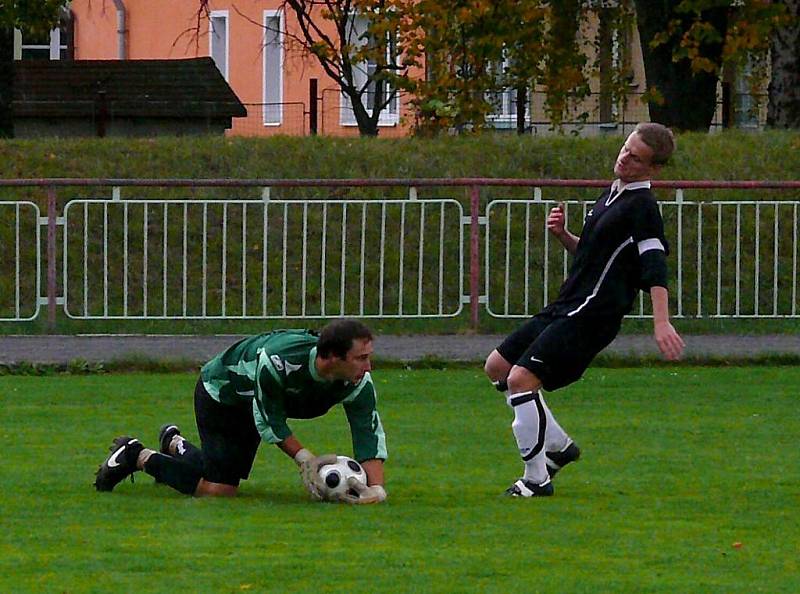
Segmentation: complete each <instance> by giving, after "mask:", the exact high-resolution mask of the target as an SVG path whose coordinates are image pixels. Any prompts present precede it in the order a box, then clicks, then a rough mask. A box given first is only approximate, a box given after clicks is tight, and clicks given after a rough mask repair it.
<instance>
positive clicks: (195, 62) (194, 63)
mask: <svg viewBox="0 0 800 594" xmlns="http://www.w3.org/2000/svg"><path fill="white" fill-rule="evenodd" d="M98 104H102V105H104V106H105V107H104V108H105V109H108V111H109V114H111V115H113V116H117V117H119V116H138V117H186V118H196V117H203V118H220V117H228V118H230V117H244V116H246V115H247V110H246V109H245V107H244V105H242V102H241V101H239V98H238V97H237V96H236V93H234V92H233V89H231V87H230V86H229V85H228V83H227V82H226V81H225V79H224V78H223V77H222V74H220V72H219V70H218V69H217V66H216V64H214V61H213V60H212V59H211V58H189V59H182V60H21V61H18V62H16V63H15V67H14V115H15V117H25V116H28V117H47V116H51V117H64V116H84V115H92V114H95V113H96V111H97V107H98Z"/></svg>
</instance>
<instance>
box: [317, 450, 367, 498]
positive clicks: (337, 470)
mask: <svg viewBox="0 0 800 594" xmlns="http://www.w3.org/2000/svg"><path fill="white" fill-rule="evenodd" d="M319 476H320V478H322V480H323V482H324V483H325V485H326V486H327V487H328V496H329V497H330V496H338V495H345V494H347V493H348V492H349V494H350V495H353V496H355V497H358V492H357V491H355V490H354V489H353V488H352V487H350V486H348V485H347V481H348V479H349V478H350V477H355V478H356V479H357V480H358V481H360V482H362V483H364V484H365V485H366V484H367V473H366V472H364V468H363V467H362V466H361V464H359V463H358V462H356V461H355V460H353V459H352V458H348V457H347V456H336V462H335V463H334V464H325V465H324V466H322V467H321V468H320V469H319Z"/></svg>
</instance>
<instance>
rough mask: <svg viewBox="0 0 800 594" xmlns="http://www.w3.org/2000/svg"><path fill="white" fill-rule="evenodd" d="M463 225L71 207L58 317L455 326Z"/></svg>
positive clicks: (439, 212) (436, 219)
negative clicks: (397, 320) (432, 320)
mask: <svg viewBox="0 0 800 594" xmlns="http://www.w3.org/2000/svg"><path fill="white" fill-rule="evenodd" d="M462 218H463V217H462V207H461V204H459V203H458V202H457V201H455V200H435V201H434V200H413V201H403V200H375V201H366V200H341V201H332V200H314V201H302V200H270V201H268V202H258V201H252V200H251V201H236V200H228V201H220V200H215V201H211V200H191V201H185V200H184V201H180V200H168V201H161V200H130V199H128V200H124V201H121V200H116V201H111V202H109V201H101V200H73V201H71V202H69V203H68V204H67V206H66V209H65V226H66V229H65V233H64V311H65V312H66V314H67V315H68V316H69V317H71V318H77V319H220V318H240V319H247V318H250V319H266V318H321V317H337V316H357V317H364V318H368V317H381V318H392V317H410V316H413V317H448V316H456V315H458V314H459V313H460V312H461V307H462V305H461V295H462V292H463V286H462V283H461V279H463V276H464V274H463V270H462V266H463V254H462V250H463V226H462ZM113 271H116V274H114V273H113ZM445 272H447V275H446V274H445ZM451 273H454V276H455V277H456V278H457V279H459V282H457V283H451V282H450V279H451ZM112 278H117V279H121V283H119V282H117V283H115V282H113V281H112ZM446 280H447V282H446Z"/></svg>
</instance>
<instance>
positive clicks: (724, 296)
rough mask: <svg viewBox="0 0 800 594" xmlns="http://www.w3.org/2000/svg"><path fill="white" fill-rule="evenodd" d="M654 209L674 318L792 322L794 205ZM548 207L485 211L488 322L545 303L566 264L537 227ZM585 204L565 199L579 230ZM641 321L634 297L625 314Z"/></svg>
mask: <svg viewBox="0 0 800 594" xmlns="http://www.w3.org/2000/svg"><path fill="white" fill-rule="evenodd" d="M683 193H684V192H683V190H680V189H679V190H678V191H677V192H676V194H677V200H674V201H663V202H660V203H659V204H660V207H661V212H662V216H663V218H664V226H665V232H666V237H667V241H668V243H669V246H670V256H669V259H668V262H669V267H670V273H671V278H670V289H671V291H670V292H671V301H672V303H671V310H672V313H673V315H674V316H675V317H696V318H725V317H737V318H767V317H770V318H781V317H797V315H798V299H797V293H798V253H799V252H800V244H798V206H800V202H796V201H795V202H791V201H785V202H777V201H730V202H721V201H714V202H696V201H685V200H683ZM555 204H556V203H555V202H554V201H550V200H534V201H526V200H513V201H511V200H496V201H492V202H491V203H489V205H488V207H487V217H486V220H487V231H486V235H485V251H484V254H485V271H486V275H485V291H484V292H485V294H486V296H487V298H486V301H487V310H488V312H489V314H490V315H492V316H495V317H528V316H531V315H534V314H535V313H536V312H537V311H539V310H540V309H541V308H542V307H544V306H545V305H546V304H547V303H548V302H550V301H552V300H553V299H555V297H556V296H557V294H558V290H559V288H560V286H561V283H562V282H563V280H564V279H565V278H566V276H567V271H568V266H569V262H570V259H569V258H568V256H567V253H566V251H565V250H564V249H563V248H562V246H561V244H560V243H559V242H558V241H557V240H553V239H552V238H551V235H550V233H549V232H548V231H547V228H546V220H547V213H548V212H549V210H550V208H552V207H553V206H555ZM592 204H593V203H592V202H584V201H565V202H564V205H565V210H566V214H567V219H568V227H570V228H572V229H580V228H581V226H582V222H583V220H584V218H585V217H586V213H587V210H588V209H589V208H590V207H591V205H592ZM650 314H651V312H650V309H649V300H648V299H645V298H644V294H643V293H640V299H639V303H638V306H637V307H635V308H634V311H633V312H632V314H631V317H646V316H649V315H650Z"/></svg>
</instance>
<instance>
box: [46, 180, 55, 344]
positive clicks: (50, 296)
mask: <svg viewBox="0 0 800 594" xmlns="http://www.w3.org/2000/svg"><path fill="white" fill-rule="evenodd" d="M55 329H56V189H55V187H54V186H48V187H47V331H48V332H53V331H54V330H55Z"/></svg>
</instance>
